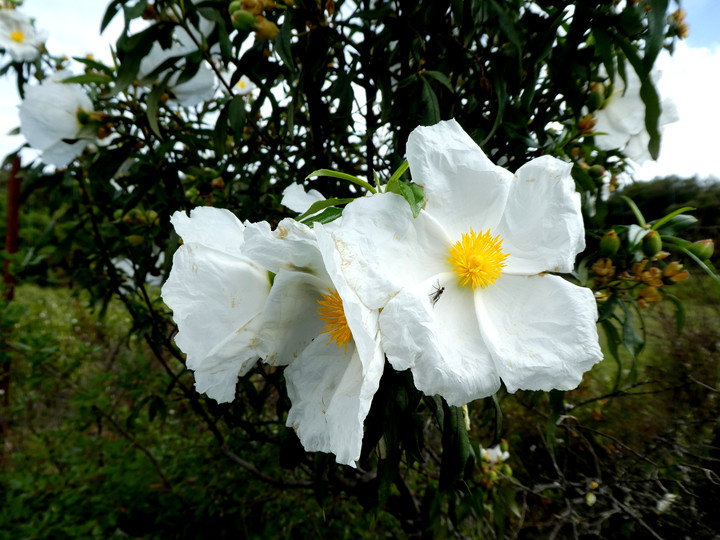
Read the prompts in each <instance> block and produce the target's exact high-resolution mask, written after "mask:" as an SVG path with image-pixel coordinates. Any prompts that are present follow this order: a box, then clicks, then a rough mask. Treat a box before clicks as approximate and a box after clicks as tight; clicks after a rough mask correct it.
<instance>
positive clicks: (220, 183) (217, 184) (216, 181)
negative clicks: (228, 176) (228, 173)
mask: <svg viewBox="0 0 720 540" xmlns="http://www.w3.org/2000/svg"><path fill="white" fill-rule="evenodd" d="M210 184H211V185H212V187H213V188H214V189H224V188H225V180H223V178H222V176H217V177H215V178H213V179H212V181H211V182H210Z"/></svg>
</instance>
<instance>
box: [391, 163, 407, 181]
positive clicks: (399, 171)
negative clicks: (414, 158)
mask: <svg viewBox="0 0 720 540" xmlns="http://www.w3.org/2000/svg"><path fill="white" fill-rule="evenodd" d="M409 167H410V164H409V163H408V161H407V159H406V160H405V161H403V162H402V163H401V164H400V166H399V167H398V168H397V170H396V171H395V172H394V173H393V174H392V176H391V177H390V180H388V184H389V183H391V182H394V181H396V180H400V177H401V176H402V175H403V174H405V171H407V170H408V168H409Z"/></svg>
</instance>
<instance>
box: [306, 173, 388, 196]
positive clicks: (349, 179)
mask: <svg viewBox="0 0 720 540" xmlns="http://www.w3.org/2000/svg"><path fill="white" fill-rule="evenodd" d="M313 176H329V177H331V178H338V179H340V180H346V181H347V182H350V183H352V184H357V185H358V186H361V187H364V188H365V189H367V190H368V191H369V192H370V193H377V190H376V189H375V188H374V187H372V186H371V185H370V184H368V183H367V182H366V181H365V180H363V179H362V178H358V177H357V176H353V175H352V174H346V173H342V172H338V171H331V170H330V169H318V170H317V171H313V172H311V173H310V174H308V175H307V176H306V177H305V180H307V179H309V178H312V177H313Z"/></svg>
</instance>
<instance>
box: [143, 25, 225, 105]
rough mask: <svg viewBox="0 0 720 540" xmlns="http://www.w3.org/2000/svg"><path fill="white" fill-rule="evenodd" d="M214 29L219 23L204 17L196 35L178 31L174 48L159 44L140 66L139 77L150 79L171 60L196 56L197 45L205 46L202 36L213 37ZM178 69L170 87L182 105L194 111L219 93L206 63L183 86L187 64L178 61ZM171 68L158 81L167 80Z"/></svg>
mask: <svg viewBox="0 0 720 540" xmlns="http://www.w3.org/2000/svg"><path fill="white" fill-rule="evenodd" d="M214 26H215V23H212V22H211V21H208V20H207V19H204V18H202V17H200V20H199V28H196V29H195V28H193V30H192V35H191V34H190V33H188V32H187V31H186V30H185V29H184V28H181V27H178V28H176V29H175V31H174V34H173V44H172V46H170V47H169V48H167V49H163V48H162V47H161V45H160V44H159V43H155V44H153V46H152V48H151V49H150V52H149V53H148V54H147V56H145V58H143V60H142V62H140V69H139V70H138V77H139V78H140V79H144V78H147V77H149V76H150V74H151V73H153V72H154V71H155V70H157V69H158V68H160V66H162V65H163V64H164V63H165V62H168V61H169V60H170V59H172V58H175V59H179V58H180V57H183V56H186V55H188V54H191V53H194V52H196V51H197V50H198V46H197V42H200V43H201V42H202V36H203V35H207V34H209V33H210V32H211V31H212V29H213V27H214ZM177 65H178V66H179V68H180V69H178V70H176V71H175V72H174V73H172V74H171V75H170V76H169V78H168V79H167V87H168V89H169V90H170V91H172V93H173V94H174V95H175V98H176V99H177V101H178V103H180V104H181V105H185V106H187V107H190V106H193V105H197V104H198V103H202V102H203V101H207V100H208V99H211V98H212V97H213V94H214V93H215V74H214V73H213V72H212V70H211V69H210V67H209V66H208V65H207V63H206V62H202V63H201V64H200V66H199V67H198V70H197V72H196V73H195V74H194V75H193V76H192V77H191V78H190V79H188V80H186V81H183V82H180V83H179V82H178V81H179V80H180V77H181V75H182V68H184V67H185V61H184V60H178V61H177ZM169 67H170V65H167V66H164V68H165V69H163V70H162V71H160V73H159V74H158V75H157V78H158V79H160V80H163V79H164V77H165V76H166V73H165V71H166V69H167V68H169Z"/></svg>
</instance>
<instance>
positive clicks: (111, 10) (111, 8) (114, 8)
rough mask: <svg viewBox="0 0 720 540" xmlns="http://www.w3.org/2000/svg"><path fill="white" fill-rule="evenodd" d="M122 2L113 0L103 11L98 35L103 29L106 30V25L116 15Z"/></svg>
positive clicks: (122, 0) (121, 0)
mask: <svg viewBox="0 0 720 540" xmlns="http://www.w3.org/2000/svg"><path fill="white" fill-rule="evenodd" d="M123 2H124V0H113V1H112V2H110V4H109V5H108V7H107V9H106V10H105V15H103V18H102V21H101V22H100V33H101V34H102V33H103V32H104V31H105V28H107V25H108V24H110V21H112V20H113V19H114V18H115V15H117V12H118V10H119V8H120V5H121V4H122V3H123Z"/></svg>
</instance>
